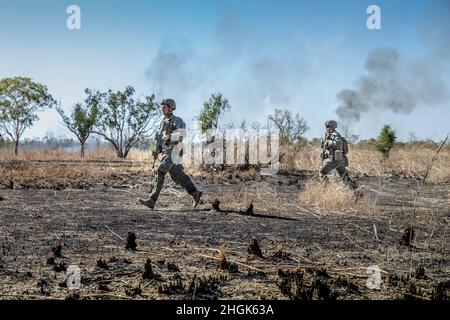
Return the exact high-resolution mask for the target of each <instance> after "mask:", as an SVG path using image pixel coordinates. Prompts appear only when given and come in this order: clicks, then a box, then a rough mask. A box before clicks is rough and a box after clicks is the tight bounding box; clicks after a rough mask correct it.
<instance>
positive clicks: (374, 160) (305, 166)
mask: <svg viewBox="0 0 450 320" xmlns="http://www.w3.org/2000/svg"><path fill="white" fill-rule="evenodd" d="M436 150H437V147H431V146H423V147H421V148H416V149H413V148H409V147H408V146H404V147H396V148H394V149H393V150H392V151H391V154H390V157H389V159H387V160H383V158H382V156H381V154H380V153H379V152H377V151H376V150H373V149H367V148H358V147H355V146H351V147H350V153H349V156H348V157H349V163H350V166H349V170H350V171H351V172H352V173H353V174H356V173H357V174H360V175H362V174H367V175H370V176H382V175H385V174H392V173H395V174H398V175H401V176H407V177H414V178H416V177H420V178H422V177H423V176H424V175H425V174H426V172H427V166H428V164H429V162H430V160H431V158H432V157H433V155H434V154H435V152H436ZM285 152H286V153H289V151H288V150H286V151H285ZM290 153H291V154H295V157H292V155H289V156H287V157H286V158H287V159H286V160H289V161H285V162H284V163H282V169H284V170H293V169H294V170H311V171H317V170H318V168H320V166H321V160H320V158H319V155H320V149H319V148H318V147H310V146H308V147H305V148H302V149H300V150H291V151H290ZM449 163H450V146H446V147H445V148H444V149H443V150H442V151H441V153H440V154H439V156H438V158H437V159H436V161H435V162H434V164H433V168H432V169H431V171H430V173H429V177H428V180H429V181H434V182H449V181H450V166H449V165H448V164H449Z"/></svg>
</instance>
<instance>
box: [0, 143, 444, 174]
mask: <svg viewBox="0 0 450 320" xmlns="http://www.w3.org/2000/svg"><path fill="white" fill-rule="evenodd" d="M436 149H437V148H436V147H435V146H434V145H427V144H424V145H415V146H413V145H404V146H398V147H395V148H394V149H393V150H392V151H391V154H390V157H389V158H388V159H387V160H383V158H382V156H381V154H380V153H379V152H377V151H376V150H374V149H373V148H367V147H366V148H364V147H360V146H350V153H349V156H348V157H349V162H350V166H349V170H350V172H351V174H353V175H355V174H359V175H363V174H366V175H370V176H382V175H386V174H388V175H391V174H396V175H399V176H405V177H413V178H422V177H423V176H424V175H425V173H426V171H427V166H428V163H429V161H430V160H431V158H432V156H433V155H434V153H435V152H436ZM280 154H281V167H280V169H281V170H283V171H288V172H289V171H294V170H306V171H318V169H319V168H320V166H321V160H320V148H319V147H315V146H310V145H308V146H306V147H302V148H298V147H293V146H282V147H281V150H280ZM15 160H18V161H52V160H62V161H70V162H75V163H87V162H88V161H111V162H125V163H132V165H130V166H129V169H130V170H129V171H127V172H141V171H144V172H150V171H151V167H152V162H153V160H152V157H151V154H150V152H149V151H143V150H131V152H130V154H129V156H128V158H127V159H126V160H121V159H118V158H117V156H116V154H115V152H114V150H112V149H110V148H100V149H91V150H87V151H86V156H85V158H84V159H83V161H82V160H81V159H80V156H79V153H78V152H65V151H63V150H55V149H45V150H26V149H22V150H19V155H18V157H15V156H14V152H13V150H11V149H4V148H3V149H0V161H15ZM448 163H450V146H448V145H447V146H445V147H444V148H443V150H442V151H441V152H440V154H439V156H438V158H437V159H436V161H435V162H434V164H433V167H432V169H431V171H430V173H429V176H428V178H427V179H428V180H429V181H433V182H449V181H450V166H448ZM84 167H85V168H87V167H88V166H87V165H86V166H84ZM185 167H186V169H187V172H188V173H189V174H192V175H201V174H202V172H200V170H199V168H198V167H192V166H189V165H185ZM64 170H65V171H64V172H58V170H57V169H55V168H49V170H48V172H43V175H42V176H43V177H44V175H45V176H46V177H48V175H50V176H57V177H58V176H59V177H61V178H64V176H74V175H80V174H82V175H94V176H98V175H103V174H105V172H90V169H89V168H87V169H86V170H83V171H82V172H80V171H79V170H78V168H77V167H76V166H73V167H72V168H66V169H64ZM115 170H116V169H113V171H115ZM250 170H253V171H254V172H253V173H254V174H256V170H255V169H254V168H252V169H250ZM16 173H17V172H16ZM38 174H39V173H38ZM60 174H63V176H61V175H60Z"/></svg>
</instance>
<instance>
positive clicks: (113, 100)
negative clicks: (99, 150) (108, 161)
mask: <svg viewBox="0 0 450 320" xmlns="http://www.w3.org/2000/svg"><path fill="white" fill-rule="evenodd" d="M134 93H135V90H134V88H133V87H131V86H128V87H126V88H125V90H124V91H117V92H113V91H112V90H108V92H106V93H104V97H105V98H104V103H102V104H101V105H100V106H99V113H98V118H97V123H96V125H95V127H94V130H93V131H92V132H93V133H95V134H98V135H100V136H102V137H103V138H104V139H105V140H106V141H108V142H110V143H111V144H112V146H113V147H114V149H115V150H116V152H117V157H119V158H121V159H125V158H126V157H127V156H128V153H129V152H130V150H131V148H132V147H133V146H134V145H135V144H136V143H137V142H138V141H139V140H140V139H141V138H143V137H144V135H145V134H146V133H148V132H150V131H152V130H154V129H156V121H157V118H158V115H159V114H160V112H159V109H158V104H157V103H156V102H155V96H154V95H152V96H146V97H145V99H144V101H141V100H140V99H137V100H136V99H135V98H133V96H134Z"/></svg>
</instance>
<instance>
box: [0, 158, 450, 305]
mask: <svg viewBox="0 0 450 320" xmlns="http://www.w3.org/2000/svg"><path fill="white" fill-rule="evenodd" d="M0 167H1V170H3V171H2V172H3V175H1V176H0V299H304V300H308V299H322V300H335V299H337V300H349V299H351V300H354V299H358V300H359V299H417V300H428V299H438V300H442V299H449V296H450V235H449V226H450V213H449V205H450V202H449V190H450V183H433V182H426V183H425V184H424V185H423V186H421V189H420V193H419V194H418V192H417V191H418V186H420V181H419V179H418V178H416V177H410V176H402V175H398V174H395V173H386V174H385V175H383V176H368V175H364V176H359V177H357V181H358V183H359V184H360V185H361V189H362V197H361V198H360V199H358V200H357V201H358V202H359V204H358V206H355V207H353V206H349V210H346V211H345V212H332V211H331V212H330V211H327V210H321V209H320V208H315V207H310V206H308V205H306V204H303V203H301V201H300V200H299V194H300V192H301V191H302V188H303V187H304V185H305V183H306V182H307V181H309V180H311V179H313V174H314V173H313V172H295V173H293V172H291V173H290V174H279V175H276V176H260V175H259V174H257V173H250V172H247V171H227V170H225V171H218V172H214V173H203V174H202V175H200V174H195V175H194V177H193V180H194V181H195V183H196V184H197V186H198V187H199V189H200V190H202V191H203V193H204V196H203V203H202V204H201V205H199V206H198V207H197V208H196V209H194V210H193V209H192V204H191V199H190V197H189V196H188V195H187V194H186V193H185V192H184V190H182V189H180V188H179V187H178V186H175V185H174V184H173V183H172V181H171V179H170V177H169V176H168V177H167V180H166V185H165V188H164V189H163V192H162V195H161V198H160V200H159V202H158V204H157V206H156V208H155V210H154V211H150V210H149V209H147V208H146V207H143V206H141V205H139V203H138V200H137V199H138V198H139V197H145V196H146V195H148V193H149V191H150V190H151V186H152V184H153V177H152V174H151V170H148V168H149V167H150V165H149V164H148V163H147V164H146V167H145V166H144V167H143V166H142V164H141V163H138V164H134V163H132V162H127V161H124V162H120V161H113V162H108V161H91V162H89V161H87V162H78V161H47V162H46V161H29V162H20V161H16V162H14V161H9V162H2V163H1V164H0ZM49 168H50V169H49ZM86 168H89V170H90V172H97V173H92V174H83V172H86V171H87V170H85V169H86ZM46 170H51V171H52V172H56V173H64V172H71V173H70V174H68V175H67V177H65V178H64V179H60V178H58V175H57V174H56V175H55V176H54V177H51V176H49V175H46V172H47V171H46ZM93 170H94V171H93ZM45 177H48V178H45ZM361 203H362V204H364V203H366V204H367V205H366V206H364V205H361ZM355 208H356V209H355ZM71 265H75V266H78V267H79V268H80V270H81V288H80V289H76V290H74V289H69V288H67V282H66V280H67V277H68V273H67V269H68V268H69V266H71ZM374 265H376V266H378V267H379V268H380V269H381V285H380V287H379V289H377V288H375V289H370V288H369V287H368V286H367V282H368V279H369V276H370V274H371V272H370V270H369V271H368V270H367V268H368V267H370V266H374Z"/></svg>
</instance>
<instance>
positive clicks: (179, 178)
mask: <svg viewBox="0 0 450 320" xmlns="http://www.w3.org/2000/svg"><path fill="white" fill-rule="evenodd" d="M169 174H170V177H171V178H172V180H173V182H175V183H176V184H178V185H180V186H182V187H183V188H184V189H186V191H187V192H188V193H189V194H190V195H194V193H195V192H196V191H197V188H196V187H195V185H194V184H193V183H192V180H191V178H189V176H188V175H187V174H186V173H185V172H184V167H183V165H181V164H177V165H174V166H173V168H172V170H170V171H169Z"/></svg>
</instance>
